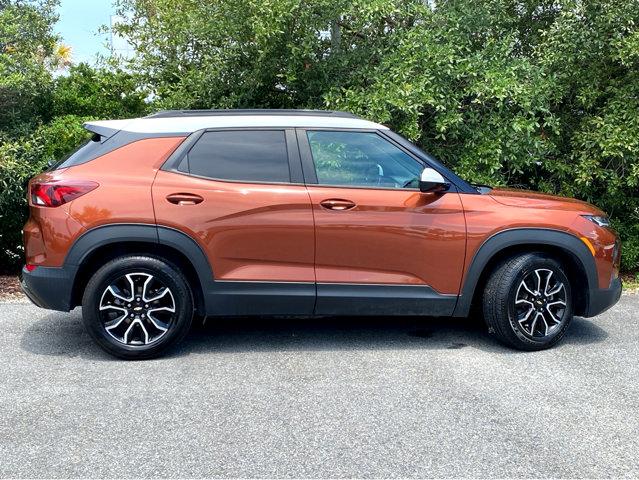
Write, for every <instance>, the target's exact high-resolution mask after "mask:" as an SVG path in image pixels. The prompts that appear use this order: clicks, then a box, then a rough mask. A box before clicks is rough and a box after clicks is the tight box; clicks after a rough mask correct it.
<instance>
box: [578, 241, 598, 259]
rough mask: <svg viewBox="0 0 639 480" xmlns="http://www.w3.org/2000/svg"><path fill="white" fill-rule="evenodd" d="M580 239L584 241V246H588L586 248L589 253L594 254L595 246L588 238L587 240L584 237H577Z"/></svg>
mask: <svg viewBox="0 0 639 480" xmlns="http://www.w3.org/2000/svg"><path fill="white" fill-rule="evenodd" d="M579 238H580V240H581V241H582V242H584V243H585V244H586V247H588V250H590V253H592V256H593V257H594V256H595V247H594V246H593V245H592V243H590V240H588V239H587V238H586V237H579Z"/></svg>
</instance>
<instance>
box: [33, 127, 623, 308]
mask: <svg viewBox="0 0 639 480" xmlns="http://www.w3.org/2000/svg"><path fill="white" fill-rule="evenodd" d="M327 128H328V127H327ZM282 129H283V130H285V131H286V135H287V142H288V145H289V151H288V155H289V162H290V164H291V175H292V177H291V182H290V183H285V184H277V183H259V182H255V183H254V182H250V183H249V182H239V181H238V182H236V181H222V180H214V179H209V178H206V179H205V178H200V177H197V176H195V175H191V174H189V173H187V172H184V171H180V170H179V167H178V164H177V163H176V162H177V160H176V158H177V157H179V156H180V154H181V152H180V149H181V148H182V149H184V145H185V144H186V143H187V142H189V140H188V139H190V138H192V136H193V135H197V133H193V134H190V135H186V134H180V133H173V134H171V135H166V136H162V135H161V134H157V135H154V136H152V137H150V138H138V139H132V141H131V142H130V143H126V144H124V145H122V146H120V147H119V148H116V149H114V150H111V151H109V152H108V153H106V154H103V155H100V156H98V158H95V159H92V160H91V161H90V162H87V163H81V164H79V165H75V166H72V167H70V168H67V169H63V170H53V171H50V172H45V173H43V174H41V175H40V176H38V177H35V178H34V179H33V180H32V181H31V183H34V182H42V181H57V180H60V179H62V178H64V179H65V180H68V179H73V178H77V179H81V180H89V181H95V182H97V183H99V184H100V187H99V188H97V189H96V190H94V191H92V192H90V193H88V194H86V195H83V196H81V197H79V198H77V199H75V200H73V201H71V202H69V203H67V204H64V205H62V206H61V207H59V208H44V207H38V206H35V205H33V203H32V202H31V200H29V202H30V207H31V212H32V214H31V217H30V219H29V220H28V222H27V224H26V225H25V227H24V239H25V250H26V262H27V264H28V265H32V266H38V267H43V268H38V269H35V270H34V271H32V272H28V271H26V270H23V277H24V278H25V280H23V285H24V287H25V291H27V293H28V294H29V296H30V297H31V298H32V300H34V302H35V303H37V304H40V305H41V306H45V307H47V308H52V309H57V310H70V309H71V308H73V307H75V306H76V305H78V304H79V301H80V296H81V295H80V294H79V292H80V290H81V288H82V285H83V284H84V283H85V282H86V280H87V278H88V276H90V274H91V270H92V268H94V266H95V264H96V262H97V261H104V260H105V259H107V258H109V256H114V255H117V254H120V253H122V252H126V253H137V252H142V251H145V252H147V253H148V252H156V253H157V254H158V255H164V256H169V257H171V258H170V259H171V261H173V262H174V263H177V264H178V266H180V267H181V268H183V269H184V270H185V272H186V275H187V277H188V279H189V281H190V282H191V284H192V287H193V290H194V295H195V297H196V302H195V304H196V309H197V310H198V312H199V313H201V314H208V315H243V314H253V313H255V314H290V315H310V314H320V315H322V314H336V313H349V314H366V315H371V314H390V313H397V312H400V313H405V314H427V315H454V316H466V315H468V313H469V311H470V308H471V305H472V302H473V298H474V295H475V292H476V291H477V290H478V289H479V288H480V287H481V285H482V282H483V281H484V279H485V278H484V277H485V274H486V272H487V271H488V270H489V269H490V268H491V267H493V266H494V265H495V264H496V263H498V262H499V261H500V260H501V259H503V258H506V256H507V255H508V254H509V253H512V252H514V251H519V250H524V249H525V250H527V251H531V250H543V251H547V252H550V253H553V254H554V255H556V256H558V257H559V258H560V259H561V260H562V261H563V262H564V263H566V264H567V265H568V266H569V271H570V274H571V277H572V278H571V280H573V281H574V283H575V286H576V289H577V290H579V292H580V293H579V295H578V296H577V302H576V304H575V305H576V306H575V311H576V313H577V314H579V315H584V316H593V315H596V314H598V313H600V312H601V311H602V310H604V309H605V308H607V307H608V306H609V305H611V304H613V303H614V302H615V301H616V299H617V298H618V295H619V293H620V283H619V279H618V270H619V257H620V254H619V244H618V239H617V237H616V235H615V234H614V232H612V231H610V230H609V229H606V228H602V227H599V226H597V225H595V224H594V223H593V222H591V221H589V220H587V219H586V218H584V217H583V216H582V215H603V213H602V212H601V211H600V210H598V209H596V208H595V207H593V206H592V205H589V204H587V203H584V202H579V201H576V200H572V199H566V198H560V197H554V196H550V195H542V194H531V193H530V192H522V191H509V190H499V189H495V190H492V191H490V192H489V193H487V194H480V193H478V192H477V191H476V190H474V189H468V188H463V187H460V186H458V185H457V184H456V183H455V181H452V182H451V184H452V185H451V188H450V190H449V191H448V192H446V193H443V194H439V193H421V192H419V190H417V189H403V190H391V189H381V188H380V189H370V188H359V189H358V188H335V187H333V186H323V185H318V184H317V183H316V182H313V181H312V179H311V181H309V178H308V177H309V175H308V173H307V172H308V168H309V166H308V158H306V157H308V152H307V151H305V149H304V144H303V142H300V133H301V132H303V129H302V128H300V127H296V128H289V127H283V128H282ZM373 131H375V132H376V133H377V134H379V135H382V136H384V138H386V139H388V140H389V141H391V142H395V143H396V144H397V145H399V146H401V147H402V148H403V149H404V150H405V151H407V152H409V153H410V154H411V155H412V156H413V157H414V158H416V159H417V160H418V161H420V162H421V163H422V164H424V166H432V167H433V168H435V169H437V170H439V171H440V173H442V175H444V176H445V177H446V178H448V179H450V178H451V176H452V174H451V172H450V171H448V170H446V169H444V168H443V167H442V166H441V165H439V164H438V163H436V162H433V161H432V160H431V159H429V158H428V157H426V156H423V155H420V154H419V153H418V152H417V151H415V150H413V149H412V148H411V147H410V144H408V143H407V142H406V143H403V142H402V141H401V139H398V138H397V136H394V134H389V133H388V132H386V131H382V130H377V131H376V130H373ZM181 145H182V147H181ZM178 160H179V159H178ZM176 192H178V193H179V192H191V193H195V194H197V195H199V196H201V197H202V198H204V201H203V202H202V203H201V204H198V205H189V206H184V205H176V204H172V203H170V202H167V201H166V196H167V195H170V194H173V193H176ZM331 197H356V198H357V205H358V208H357V209H356V210H354V211H349V212H340V213H338V214H337V213H335V212H327V211H325V210H323V209H321V208H320V207H319V206H318V204H319V201H320V200H321V199H323V198H331ZM213 206H214V208H213ZM43 212H44V214H42V213H43ZM375 265H377V266H376V267H375ZM42 292H46V293H44V294H43V293H42ZM275 299H277V300H275Z"/></svg>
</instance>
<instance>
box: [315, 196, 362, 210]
mask: <svg viewBox="0 0 639 480" xmlns="http://www.w3.org/2000/svg"><path fill="white" fill-rule="evenodd" d="M320 205H321V206H322V207H324V208H326V209H327V210H337V211H344V210H351V209H352V208H355V207H356V206H357V205H355V202H351V201H350V200H344V199H341V198H329V199H328V200H322V201H321V202H320Z"/></svg>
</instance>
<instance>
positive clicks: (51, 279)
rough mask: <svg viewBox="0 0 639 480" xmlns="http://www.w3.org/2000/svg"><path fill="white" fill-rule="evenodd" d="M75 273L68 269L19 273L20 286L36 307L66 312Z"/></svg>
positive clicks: (42, 268)
mask: <svg viewBox="0 0 639 480" xmlns="http://www.w3.org/2000/svg"><path fill="white" fill-rule="evenodd" d="M74 278H75V271H70V269H69V268H53V267H38V268H36V269H35V270H33V271H31V272H29V271H28V270H27V269H26V268H23V269H22V271H21V272H20V286H21V287H22V291H23V292H24V293H25V295H26V296H27V297H29V300H31V301H32V302H33V303H35V304H36V305H37V306H38V307H42V308H48V309H49V310H59V311H62V312H68V311H69V310H71V302H72V294H73V279H74Z"/></svg>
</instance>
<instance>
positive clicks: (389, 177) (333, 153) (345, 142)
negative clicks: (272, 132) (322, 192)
mask: <svg viewBox="0 0 639 480" xmlns="http://www.w3.org/2000/svg"><path fill="white" fill-rule="evenodd" d="M306 134H307V136H308V141H309V144H310V147H311V153H312V154H313V161H314V163H315V171H316V173H317V181H318V183H319V184H320V185H336V186H354V187H371V188H380V187H381V188H417V187H418V186H419V176H420V174H421V172H422V170H423V166H422V165H421V164H420V163H419V162H418V161H416V160H415V159H414V158H412V157H411V156H409V155H408V154H406V153H404V152H403V151H402V150H401V149H399V148H398V147H396V146H395V145H393V144H392V143H390V142H388V141H387V140H384V139H383V138H382V137H380V136H379V135H377V134H376V133H373V132H345V131H323V130H322V131H319V130H318V131H307V132H306Z"/></svg>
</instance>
